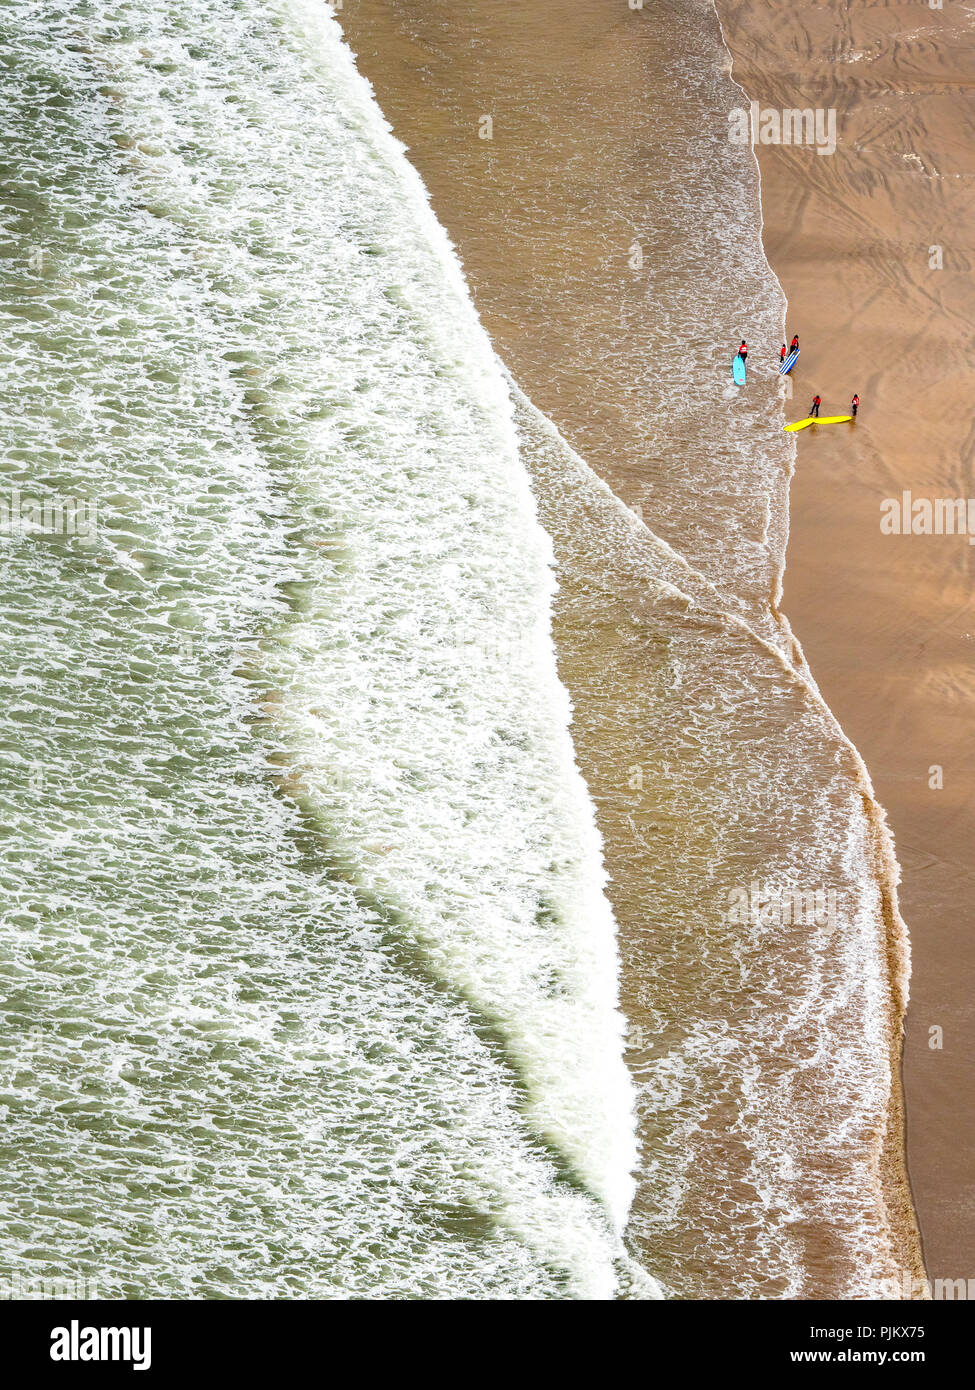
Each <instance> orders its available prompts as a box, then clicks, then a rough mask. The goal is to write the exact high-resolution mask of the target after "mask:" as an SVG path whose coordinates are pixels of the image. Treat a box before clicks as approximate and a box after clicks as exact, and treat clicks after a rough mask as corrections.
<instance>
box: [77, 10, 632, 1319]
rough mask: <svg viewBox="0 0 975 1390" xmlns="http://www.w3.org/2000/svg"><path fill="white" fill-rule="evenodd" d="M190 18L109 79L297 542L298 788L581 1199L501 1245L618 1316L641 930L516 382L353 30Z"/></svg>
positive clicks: (344, 868) (293, 576)
mask: <svg viewBox="0 0 975 1390" xmlns="http://www.w3.org/2000/svg"><path fill="white" fill-rule="evenodd" d="M166 8H167V15H168V16H169V18H168V20H167V23H166V24H165V25H162V24H160V25H159V26H158V27H157V29H156V30H155V32H154V34H153V35H152V36H151V37H150V38H147V37H146V36H145V35H143V34H139V33H133V34H132V35H131V37H130V38H129V39H128V41H126V42H121V43H116V44H113V45H112V46H111V48H110V50H106V52H105V53H104V54H103V59H104V61H105V62H106V63H107V64H110V66H111V70H112V78H113V83H114V87H115V89H116V90H117V92H118V93H120V94H121V102H120V109H119V111H118V113H117V119H118V120H119V122H120V123H121V125H122V126H123V127H124V129H125V131H126V137H127V139H126V148H128V149H131V150H133V151H134V153H133V154H132V155H131V156H130V157H127V158H126V159H125V161H124V165H123V169H124V176H125V178H126V179H127V180H129V181H131V183H132V184H133V186H134V187H135V188H136V189H138V191H139V196H140V197H141V198H143V199H144V200H145V205H146V207H147V208H148V209H149V210H150V211H151V213H152V214H153V215H155V216H156V217H162V218H165V219H167V220H168V221H170V222H172V223H173V224H175V225H176V226H178V227H179V228H180V230H181V234H182V237H183V243H182V244H183V246H184V248H185V249H188V250H189V251H190V253H191V255H192V258H193V261H194V264H195V266H196V267H197V268H198V271H199V273H200V274H202V275H203V276H204V277H205V280H206V283H207V284H208V286H209V294H210V297H211V307H212V312H213V313H214V315H215V316H216V318H217V320H218V322H219V323H220V326H221V331H222V333H223V335H224V338H225V341H226V344H227V351H226V353H225V358H226V360H227V362H229V363H230V364H231V368H230V369H231V371H232V373H233V374H234V377H235V380H236V383H237V385H238V387H239V390H240V394H241V401H242V408H243V410H244V411H245V414H246V420H247V427H248V430H249V431H250V435H251V438H252V440H253V441H254V443H255V445H256V447H257V448H258V450H259V451H260V455H261V457H262V458H263V459H264V460H265V461H266V464H267V466H268V468H269V469H270V471H271V474H272V476H273V478H274V483H275V487H276V489H277V491H278V493H279V495H280V499H281V503H280V505H281V507H282V508H283V511H284V514H285V520H286V523H287V525H288V526H289V532H288V556H289V561H290V564H291V567H292V569H291V572H290V574H289V575H288V576H287V583H286V584H285V586H284V588H285V592H286V596H287V599H288V612H287V616H286V617H285V618H284V619H283V621H281V622H280V624H278V625H277V628H276V630H274V631H273V632H270V633H269V634H268V635H267V636H266V637H265V639H264V640H263V641H262V643H261V644H260V651H259V652H258V653H256V654H255V653H251V654H249V655H248V657H247V659H246V670H247V672H248V674H249V676H250V678H251V679H252V680H253V681H254V682H256V683H257V684H258V685H259V687H260V689H261V692H262V696H263V699H262V714H263V719H262V721H261V728H262V731H263V735H264V737H265V738H266V739H267V741H268V742H269V744H270V760H271V762H272V764H273V766H274V768H275V770H276V775H277V778H278V781H279V785H280V787H281V788H282V790H283V792H284V793H285V795H286V797H287V798H288V799H289V800H290V801H291V802H292V803H293V804H296V805H297V806H298V807H300V808H301V811H302V812H303V813H304V817H305V822H306V824H307V825H309V826H311V827H312V828H313V829H314V830H315V832H316V833H317V834H318V835H320V836H321V837H323V838H324V841H325V843H326V844H327V850H328V856H329V862H330V864H331V868H332V872H333V874H334V876H335V877H336V879H337V880H339V881H342V882H344V883H346V884H348V885H349V887H350V888H351V890H352V891H353V893H354V894H355V896H356V899H357V901H358V902H359V903H360V906H361V907H362V908H363V910H364V911H368V912H369V913H370V914H372V915H373V916H375V917H376V918H378V919H379V920H380V921H381V922H382V923H383V925H384V931H385V938H384V939H385V940H386V941H387V944H388V945H389V948H390V949H391V950H394V951H398V952H399V959H400V960H401V962H402V965H403V968H404V970H406V971H407V972H409V973H412V975H413V976H414V977H415V978H416V979H417V981H421V982H422V983H423V984H424V986H425V987H427V986H429V985H430V984H431V982H432V983H433V984H434V985H435V986H436V987H437V988H440V989H442V990H445V991H446V992H447V994H448V996H449V997H450V998H451V999H452V1000H460V1001H462V1002H463V1004H464V1006H465V1007H466V1009H467V1010H468V1013H469V1016H470V1018H471V1020H472V1024H473V1027H474V1029H475V1031H476V1033H477V1034H478V1036H479V1037H480V1039H481V1041H482V1044H483V1045H484V1046H485V1047H487V1048H488V1050H489V1052H490V1053H491V1054H492V1055H493V1056H494V1057H495V1060H496V1062H497V1064H498V1066H499V1067H500V1068H501V1072H502V1074H503V1075H504V1076H506V1077H507V1084H508V1085H509V1087H510V1088H511V1093H512V1095H513V1096H515V1097H516V1098H517V1100H518V1109H519V1111H520V1113H521V1115H522V1117H523V1122H524V1124H525V1125H526V1134H527V1139H528V1142H529V1144H530V1146H531V1148H532V1149H533V1150H534V1151H535V1152H536V1153H537V1155H539V1156H540V1157H542V1158H543V1159H544V1161H545V1162H546V1163H547V1164H548V1165H550V1171H551V1173H552V1179H553V1185H552V1187H551V1189H550V1190H549V1191H548V1192H547V1193H545V1194H542V1195H540V1196H538V1197H537V1199H536V1200H534V1201H533V1202H527V1201H524V1200H521V1199H519V1200H517V1201H515V1200H507V1199H506V1198H505V1197H504V1189H505V1181H506V1179H505V1175H504V1174H503V1173H501V1172H498V1173H496V1175H495V1181H496V1183H497V1186H498V1190H499V1196H500V1197H501V1198H502V1201H501V1206H502V1208H503V1212H504V1215H503V1217H502V1218H501V1219H502V1220H503V1221H504V1222H507V1223H508V1224H509V1225H510V1226H511V1227H512V1229H513V1230H515V1231H516V1232H517V1234H518V1235H519V1237H520V1238H523V1239H526V1240H528V1241H529V1242H530V1243H532V1244H534V1245H535V1246H536V1247H537V1248H538V1250H539V1252H540V1253H541V1255H542V1257H543V1258H544V1259H546V1260H557V1261H558V1262H559V1263H560V1264H561V1265H563V1266H566V1267H567V1268H568V1269H569V1271H570V1274H569V1280H568V1288H569V1289H570V1291H571V1292H574V1293H576V1294H580V1295H582V1296H591V1297H606V1296H610V1295H611V1294H612V1292H613V1290H614V1288H615V1286H616V1274H615V1272H614V1260H616V1259H617V1258H618V1257H619V1256H620V1254H621V1247H620V1245H619V1235H620V1233H621V1231H622V1227H623V1223H624V1220H625V1217H626V1213H627V1210H628V1207H629V1204H630V1200H631V1197H632V1191H633V1180H632V1177H631V1172H632V1169H633V1165H634V1159H635V1142H634V1118H633V1095H632V1090H631V1084H630V1081H629V1077H628V1074H627V1072H626V1069H625V1066H624V1064H623V1060H622V1035H623V1024H622V1019H621V1016H620V1014H619V1012H618V1009H617V955H616V948H615V939H614V923H613V919H612V914H611V911H610V908H609V905H608V902H607V900H606V898H605V896H604V892H603V886H604V872H603V869H602V865H601V847H600V843H599V838H598V834H597V831H596V829H595V822H594V815H593V809H592V806H591V803H590V801H589V798H588V794H587V791H586V788H585V785H584V783H583V781H582V778H581V776H580V774H579V772H578V770H577V767H576V765H575V760H574V754H573V747H572V742H571V738H570V733H569V724H570V715H571V711H570V708H569V703H568V698H567V696H566V693H565V691H564V689H563V687H562V686H561V684H560V683H559V680H558V676H557V672H556V664H555V655H554V650H553V646H552V642H551V636H550V630H549V625H550V616H549V613H550V605H551V599H552V594H553V579H552V574H551V553H550V545H549V542H548V540H547V537H546V536H545V533H544V532H543V530H542V529H541V527H540V525H539V523H538V521H537V518H536V514H535V508H534V503H533V500H532V496H531V493H530V489H529V484H528V478H527V474H526V471H525V469H524V467H523V465H522V462H521V460H520V459H519V455H518V445H517V438H516V433H515V429H514V423H513V407H512V403H511V400H510V397H509V393H508V389H507V385H506V380H505V377H504V374H503V371H502V368H501V365H500V363H499V362H498V360H497V358H496V356H495V354H494V352H493V350H492V348H491V345H490V342H489V340H488V338H487V336H486V334H485V333H484V331H483V329H482V328H481V326H480V324H479V322H478V319H477V316H476V313H475V310H474V308H473V305H472V303H471V301H470V298H469V295H468V293H467V289H466V285H465V282H464V279H463V275H462V272H461V270H460V266H459V264H458V262H457V259H456V257H455V256H454V254H453V251H452V249H451V247H450V244H449V242H448V240H447V237H446V235H445V233H444V232H443V230H442V229H441V228H440V226H439V224H438V223H437V221H436V219H435V218H434V216H433V214H432V212H431V210H430V207H429V203H428V200H427V197H426V194H425V191H424V189H423V186H422V184H421V182H420V180H419V178H418V177H417V175H416V174H415V172H414V171H413V170H412V168H411V166H410V165H409V163H408V161H407V160H406V158H405V155H404V151H403V147H402V146H401V145H400V144H399V143H398V142H397V141H396V140H395V139H394V138H393V137H392V135H391V133H390V131H389V129H388V127H387V125H386V123H385V121H384V120H383V118H382V115H381V113H380V112H379V109H378V107H377V106H376V104H375V102H374V101H373V99H372V96H371V92H370V89H369V87H368V84H367V83H366V82H365V81H364V80H363V79H362V78H361V77H360V76H359V75H358V73H357V72H356V69H355V66H354V63H353V60H352V56H351V54H350V52H349V50H348V49H347V47H346V46H345V44H344V42H343V41H342V38H341V33H340V30H339V28H338V25H337V24H336V22H335V20H334V19H333V18H332V17H331V16H330V14H329V13H328V11H326V10H323V8H322V6H320V5H319V4H310V3H306V2H305V0H289V3H282V4H277V5H270V6H266V7H261V8H260V9H257V8H255V9H254V10H253V11H252V12H251V11H248V12H247V13H246V15H245V14H243V13H242V12H241V11H240V9H239V8H238V9H235V10H229V9H228V8H227V7H225V6H222V5H219V4H217V5H210V6H205V7H204V10H205V16H204V21H205V22H204V23H203V25H202V29H203V30H204V31H205V32H206V33H207V36H208V37H207V43H206V46H205V49H204V51H203V52H202V53H200V52H193V51H192V41H191V39H190V38H189V37H188V36H189V34H190V33H199V32H201V16H200V9H199V5H194V6H192V7H190V6H182V5H176V6H167V7H166ZM184 10H185V14H184V13H183V12H184ZM184 24H185V29H184V28H183V26H184ZM147 43H148V47H149V50H150V52H149V58H148V60H147V58H146V56H145V54H146V46H147ZM641 1287H642V1286H641ZM648 1290H649V1291H650V1292H655V1291H656V1290H655V1288H650V1286H649V1285H647V1286H646V1287H645V1288H644V1290H643V1291H644V1293H646V1292H647V1291H648Z"/></svg>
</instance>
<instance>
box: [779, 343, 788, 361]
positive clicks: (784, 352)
mask: <svg viewBox="0 0 975 1390" xmlns="http://www.w3.org/2000/svg"><path fill="white" fill-rule="evenodd" d="M787 355H788V353H787V349H786V346H785V343H783V344H782V351H781V352H780V353H779V361H780V362H784V361H785V359H786V356H787Z"/></svg>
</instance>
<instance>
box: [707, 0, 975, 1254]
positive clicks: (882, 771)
mask: <svg viewBox="0 0 975 1390" xmlns="http://www.w3.org/2000/svg"><path fill="white" fill-rule="evenodd" d="M718 9H719V13H720V16H721V20H722V23H723V26H724V30H725V37H726V40H727V42H728V44H729V47H730V48H731V51H732V54H733V56H734V68H733V76H734V78H735V79H736V80H737V81H738V82H739V83H741V85H742V86H743V87H744V88H745V90H746V92H747V94H748V96H749V97H750V98H751V99H753V100H757V101H759V102H760V104H761V106H762V107H774V108H783V107H807V106H811V107H822V108H829V107H833V108H835V109H836V111H837V121H838V134H839V142H838V148H837V151H836V153H835V154H834V155H833V156H831V157H830V156H819V155H817V154H816V153H815V151H814V150H810V149H802V148H800V149H787V148H785V147H773V146H771V145H769V146H761V145H760V146H759V147H758V149H757V153H758V156H759V163H760V168H761V174H762V194H763V198H762V201H763V209H764V217H765V246H766V251H767V253H768V256H769V259H770V261H771V263H772V266H773V268H774V269H775V270H776V272H777V274H778V276H779V279H780V280H781V282H782V286H783V289H784V290H785V293H786V295H787V297H788V301H789V315H788V328H789V333H790V335H791V334H792V333H793V332H796V333H798V334H799V336H800V341H801V345H802V354H801V357H800V364H799V365H800V369H799V370H798V371H797V372H796V381H795V399H794V401H793V402H792V405H791V407H790V410H789V418H790V419H796V418H799V417H800V416H801V415H803V414H805V411H806V408H807V406H808V403H809V400H811V399H812V396H813V395H814V394H816V393H818V394H819V395H821V396H822V398H823V413H824V414H833V413H837V414H838V413H841V412H845V410H846V409H847V407H848V403H849V400H850V396H851V393H852V392H853V391H858V392H859V394H860V397H861V401H862V404H861V409H860V414H859V417H858V420H857V423H856V426H855V432H854V431H851V430H850V429H849V428H848V427H845V426H836V427H834V428H832V429H826V428H823V429H820V430H818V431H811V430H806V431H804V432H803V433H802V434H800V435H799V442H798V463H797V471H796V475H795V478H794V479H793V483H792V491H791V533H790V542H789V550H788V563H787V569H786V576H785V593H784V608H785V611H786V613H787V614H788V617H789V620H790V622H791V624H792V626H793V629H794V630H795V632H796V634H797V636H798V638H799V640H800V641H801V643H802V646H803V648H804V650H805V654H806V657H807V659H808V661H809V663H810V665H811V667H812V670H813V672H814V674H815V676H816V678H817V681H818V683H819V686H820V689H821V690H822V692H823V694H824V696H825V698H826V700H827V701H828V703H829V704H830V706H831V707H832V709H833V710H834V712H835V713H836V715H837V717H838V718H839V719H840V721H841V723H842V724H843V727H844V728H845V730H846V732H847V733H848V734H849V736H850V737H851V738H852V739H853V741H854V743H855V744H856V745H857V747H858V748H859V750H860V752H861V753H862V754H863V756H864V758H865V760H866V763H867V766H868V767H869V769H870V773H871V776H872V779H873V784H874V788H875V791H876V793H877V796H878V798H879V800H880V802H881V803H882V804H883V806H884V807H885V808H886V809H887V812H888V818H889V823H890V825H891V828H892V830H893V832H894V836H895V839H896V846H897V854H898V858H899V860H900V863H901V866H902V870H903V880H902V883H901V889H900V905H901V911H902V913H903V915H904V917H905V918H906V920H907V923H908V925H909V928H910V933H911V942H912V954H913V973H912V979H911V987H910V989H911V1003H910V1008H909V1012H908V1019H907V1028H906V1037H905V1048H904V1086H905V1097H906V1106H907V1132H908V1161H909V1171H910V1176H911V1182H912V1187H913V1191H914V1197H915V1204H916V1209H917V1213H918V1218H919V1223H920V1227H921V1234H922V1238H923V1245H924V1255H925V1263H926V1266H927V1270H928V1274H929V1277H930V1278H932V1279H937V1278H952V1279H959V1278H964V1279H968V1278H969V1277H971V1276H972V1275H973V1274H975V1269H973V1267H972V1262H973V1258H975V1256H973V1251H975V1163H973V1160H972V1152H973V1149H975V1088H973V1086H972V1081H971V1078H972V1065H971V1059H972V1056H973V1053H975V1005H973V1000H975V899H973V895H972V888H973V886H975V856H973V848H975V722H973V713H975V660H973V658H975V609H973V601H972V573H973V560H975V549H973V547H971V546H969V545H968V544H967V542H966V538H965V537H960V536H923V535H922V536H915V535H911V536H888V535H882V534H881V531H880V525H879V521H880V502H881V499H883V498H887V497H899V496H900V495H901V493H902V491H903V490H905V489H909V490H910V491H911V492H912V494H913V495H914V496H915V497H918V496H924V497H932V498H933V497H971V496H973V495H975V487H973V484H972V466H973V453H975V423H973V414H972V405H973V400H975V334H973V324H975V280H973V277H972V267H973V265H975V236H973V219H972V212H973V210H975V141H973V131H975V59H973V52H975V13H973V12H972V11H971V10H966V9H964V8H962V7H961V6H957V5H951V4H946V5H945V6H944V8H943V9H941V10H930V9H928V8H927V7H926V6H924V5H894V6H878V5H868V4H852V5H847V4H840V3H832V4H818V3H817V4H815V5H811V4H798V5H796V4H792V3H790V4H785V3H780V0H748V3H746V4H735V3H732V2H731V0H719V5H718ZM937 247H940V248H941V260H942V262H943V268H942V269H934V268H931V262H934V264H937V261H938V255H937V251H936V250H933V249H932V248H937ZM936 767H940V768H941V769H943V787H941V788H940V789H939V788H937V787H936V786H935V787H932V786H930V785H929V781H933V782H935V783H937V781H938V773H937V771H936V770H934V771H932V769H935V768H936ZM935 1029H940V1030H942V1033H943V1036H942V1043H943V1045H942V1046H941V1047H940V1048H939V1047H937V1046H931V1045H929V1044H931V1043H935V1044H936V1043H937V1042H938V1041H939V1036H938V1034H937V1033H936V1032H932V1030H935Z"/></svg>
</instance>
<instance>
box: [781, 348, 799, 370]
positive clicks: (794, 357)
mask: <svg viewBox="0 0 975 1390" xmlns="http://www.w3.org/2000/svg"><path fill="white" fill-rule="evenodd" d="M798 360H799V349H798V348H796V350H795V352H790V353H789V355H788V357H787V358H786V359H785V361H784V362H783V363H782V366H781V367H780V368H779V372H780V373H781V375H782V376H787V375H788V373H789V372H791V371H792V368H793V367H794V366H795V365H796V362H797V361H798Z"/></svg>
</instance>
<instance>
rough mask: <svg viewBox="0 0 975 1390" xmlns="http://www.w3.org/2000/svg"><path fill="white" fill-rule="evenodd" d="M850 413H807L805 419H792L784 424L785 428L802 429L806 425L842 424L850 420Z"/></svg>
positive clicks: (851, 417)
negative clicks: (787, 423)
mask: <svg viewBox="0 0 975 1390" xmlns="http://www.w3.org/2000/svg"><path fill="white" fill-rule="evenodd" d="M852 419H853V416H852V415H819V416H816V415H807V416H806V418H805V420H794V421H793V422H792V424H791V425H785V426H784V428H785V429H787V430H804V429H805V428H806V426H807V425H842V424H845V423H846V421H847V420H852Z"/></svg>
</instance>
